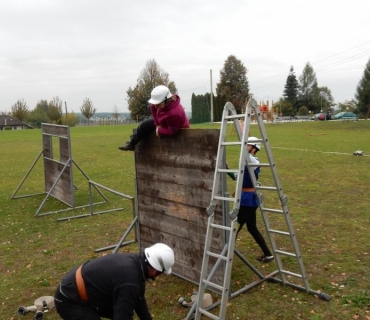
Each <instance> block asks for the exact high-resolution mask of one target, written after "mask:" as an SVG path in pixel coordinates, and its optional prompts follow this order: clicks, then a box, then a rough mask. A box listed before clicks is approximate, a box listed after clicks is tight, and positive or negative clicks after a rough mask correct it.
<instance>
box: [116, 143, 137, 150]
mask: <svg viewBox="0 0 370 320" xmlns="http://www.w3.org/2000/svg"><path fill="white" fill-rule="evenodd" d="M118 149H120V150H122V151H135V145H133V144H132V143H131V142H130V141H127V142H126V144H125V145H123V146H120V147H118Z"/></svg>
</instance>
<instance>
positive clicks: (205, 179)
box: [135, 129, 225, 283]
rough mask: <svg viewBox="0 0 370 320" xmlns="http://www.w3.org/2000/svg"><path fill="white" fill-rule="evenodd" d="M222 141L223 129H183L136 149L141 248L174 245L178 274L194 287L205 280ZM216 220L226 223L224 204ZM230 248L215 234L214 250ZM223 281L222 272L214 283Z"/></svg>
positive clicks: (175, 267) (217, 212) (176, 272)
mask: <svg viewBox="0 0 370 320" xmlns="http://www.w3.org/2000/svg"><path fill="white" fill-rule="evenodd" d="M218 140H219V130H218V129H183V130H180V132H179V133H178V134H177V135H176V136H174V137H166V138H158V137H156V136H155V134H154V133H153V134H152V135H150V136H149V137H148V138H146V139H144V140H143V141H141V142H140V143H139V144H138V145H137V147H136V150H135V164H136V183H137V201H138V215H139V226H140V249H144V248H145V247H147V246H150V245H151V244H153V243H156V242H164V243H166V244H168V245H170V246H171V247H172V248H173V249H174V251H175V256H176V263H175V266H174V268H173V272H174V274H176V275H178V276H180V277H182V278H184V279H187V280H189V281H191V282H194V283H198V282H199V278H200V272H201V266H202V257H203V249H204V243H205V237H206V231H207V222H208V214H207V212H206V208H207V207H208V206H209V204H210V200H211V193H212V187H213V179H214V172H215V164H216V157H217V149H218ZM215 217H216V221H217V222H218V223H220V224H222V221H223V218H222V207H221V203H219V204H218V205H217V207H216V215H215ZM224 243H225V240H224V238H223V233H222V232H219V231H217V230H215V231H214V234H213V245H212V247H213V249H212V251H214V252H221V250H222V248H223V246H224ZM211 264H212V263H211ZM222 276H223V272H221V271H219V272H216V274H215V277H214V279H213V281H215V282H217V283H220V281H221V280H222V279H223V277H222Z"/></svg>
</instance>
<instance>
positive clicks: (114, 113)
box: [112, 104, 119, 124]
mask: <svg viewBox="0 0 370 320" xmlns="http://www.w3.org/2000/svg"><path fill="white" fill-rule="evenodd" d="M112 117H113V119H115V122H116V124H118V118H119V111H118V107H117V105H116V104H115V105H114V108H113V112H112Z"/></svg>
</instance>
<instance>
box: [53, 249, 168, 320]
mask: <svg viewBox="0 0 370 320" xmlns="http://www.w3.org/2000/svg"><path fill="white" fill-rule="evenodd" d="M174 263H175V256H174V253H173V250H172V249H171V248H170V247H169V246H167V245H165V244H163V243H156V244H154V245H152V246H151V247H149V248H146V249H145V250H144V252H142V253H140V254H134V253H114V254H108V255H106V256H103V257H99V258H97V259H94V260H90V261H87V262H86V263H84V264H83V265H82V266H79V267H74V268H72V269H71V270H70V271H69V272H68V273H67V274H66V275H65V276H64V278H63V279H62V281H61V283H60V284H59V286H58V288H57V290H56V292H55V299H54V301H55V308H56V310H57V312H58V314H59V316H60V317H61V318H62V319H64V320H72V319H74V320H100V319H101V317H103V318H108V319H114V320H128V319H133V316H134V312H135V313H136V314H137V316H138V317H139V319H140V320H151V319H152V316H151V315H150V313H149V309H148V306H147V303H146V300H145V281H147V280H148V279H154V278H155V277H157V276H159V275H160V274H162V273H166V274H168V275H169V274H171V272H172V269H171V268H172V266H173V264H174Z"/></svg>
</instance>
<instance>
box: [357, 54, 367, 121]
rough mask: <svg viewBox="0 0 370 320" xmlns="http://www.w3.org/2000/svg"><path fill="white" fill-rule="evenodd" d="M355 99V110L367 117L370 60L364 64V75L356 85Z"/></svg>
mask: <svg viewBox="0 0 370 320" xmlns="http://www.w3.org/2000/svg"><path fill="white" fill-rule="evenodd" d="M355 98H356V100H357V109H358V111H359V112H360V113H362V114H363V115H364V116H367V115H368V110H370V59H369V61H368V62H367V64H366V67H365V70H364V74H363V76H362V78H361V80H360V82H359V84H358V85H357V89H356V95H355Z"/></svg>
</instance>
